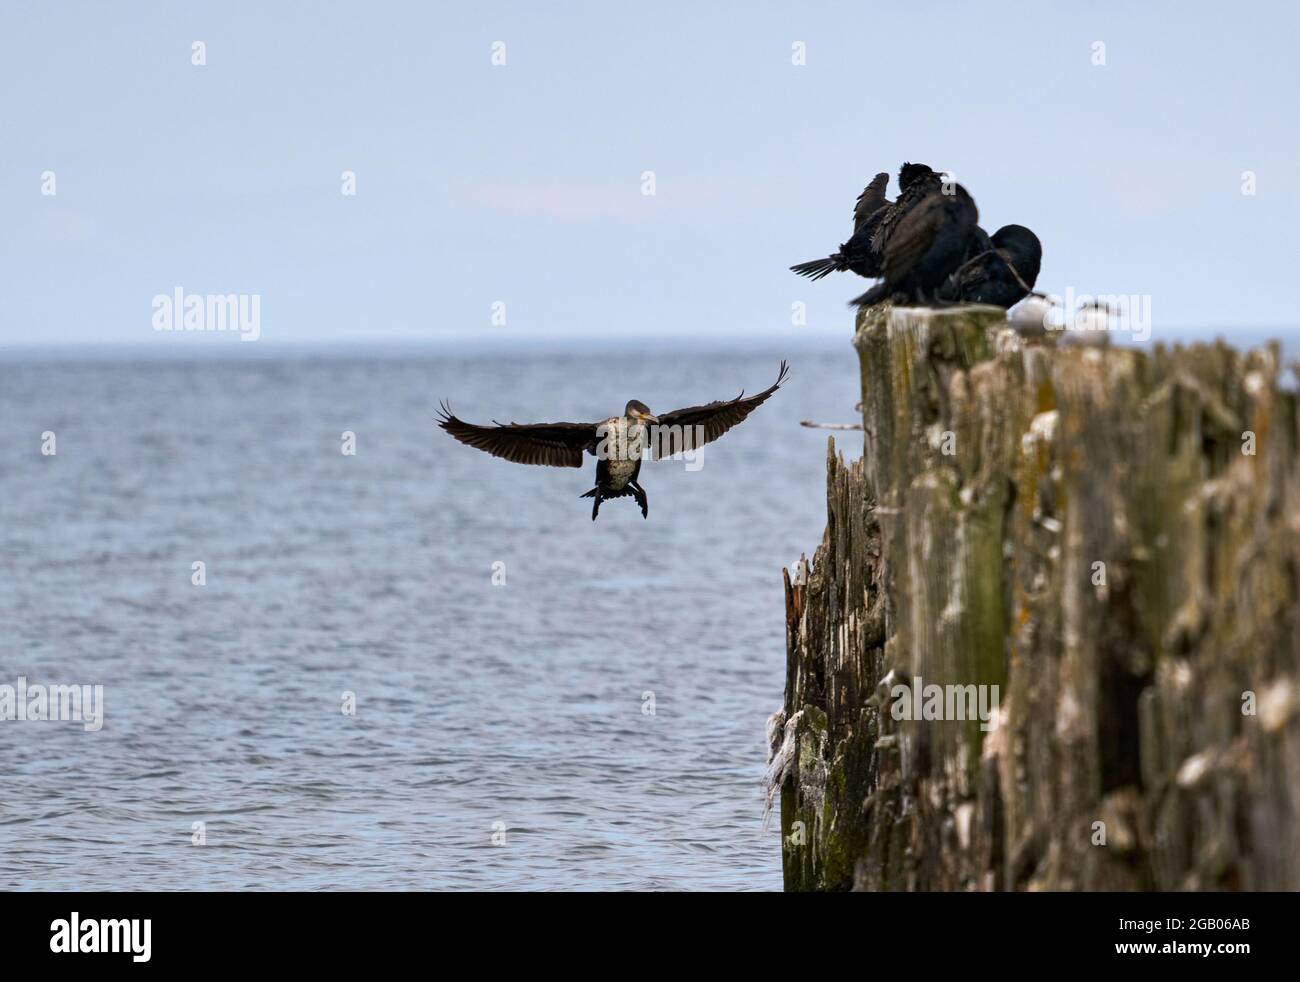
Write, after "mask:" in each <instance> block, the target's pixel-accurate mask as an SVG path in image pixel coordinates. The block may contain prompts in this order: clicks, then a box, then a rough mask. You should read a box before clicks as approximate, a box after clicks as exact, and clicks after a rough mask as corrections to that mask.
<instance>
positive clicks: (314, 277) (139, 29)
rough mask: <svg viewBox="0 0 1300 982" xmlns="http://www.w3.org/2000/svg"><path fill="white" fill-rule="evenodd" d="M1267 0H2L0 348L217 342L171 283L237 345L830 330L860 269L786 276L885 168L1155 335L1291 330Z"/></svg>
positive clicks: (1288, 135) (1285, 168)
mask: <svg viewBox="0 0 1300 982" xmlns="http://www.w3.org/2000/svg"><path fill="white" fill-rule="evenodd" d="M1296 10H1297V7H1296V5H1295V4H1292V3H1283V2H1276V3H1250V2H1245V3H1224V2H1215V3H1140V4H1137V3H1122V4H1120V3H1116V4H1108V3H1088V4H1079V3H1069V4H1066V3H1060V4H1054V3H1042V2H1038V3H1025V4H1014V3H996V2H990V3H980V4H973V3H961V4H959V3H924V2H906V3H889V4H883V3H863V2H851V3H830V2H824V3H817V2H809V3H745V4H742V3H702V2H698V0H696V2H665V3H654V2H651V3H637V4H629V3H612V2H609V0H604V2H592V3H540V2H536V0H527V2H525V0H511V2H500V3H474V4H468V3H455V4H453V3H383V2H357V3H292V4H290V3H267V4H253V3H243V2H229V0H227V2H221V3H193V2H185V3H179V2H173V0H168V2H157V3H113V4H108V3H98V2H96V3H16V2H6V3H5V4H4V5H3V8H0V92H3V95H0V133H2V134H3V136H2V137H0V217H2V220H3V227H4V233H3V236H2V237H0V268H3V271H4V274H3V277H2V278H0V282H2V283H3V285H4V297H3V304H2V305H0V345H14V344H29V343H51V342H71V341H76V342H81V341H89V342H117V341H122V342H143V343H150V344H158V345H161V344H166V345H190V346H202V347H205V348H213V349H220V348H225V349H227V350H228V349H229V346H230V345H231V344H232V343H233V344H235V345H236V346H238V342H237V340H236V337H235V336H234V335H205V336H201V337H200V336H173V335H166V334H159V333H156V332H154V331H153V330H152V328H151V326H150V322H151V316H152V310H151V300H152V298H153V297H154V295H156V294H159V293H170V292H171V291H172V290H173V289H174V288H175V287H177V286H180V287H183V288H184V289H185V290H187V291H190V292H193V293H244V294H258V295H260V296H261V319H262V327H261V333H262V338H263V339H264V340H266V341H272V342H283V341H315V340H321V341H345V340H366V339H440V338H450V337H491V336H504V335H516V336H520V337H531V338H541V337H554V336H573V335H589V334H593V333H602V332H609V333H612V334H619V335H642V336H645V335H665V336H678V337H680V336H683V335H689V336H692V337H699V336H714V335H724V334H731V335H735V334H746V333H750V334H764V335H774V334H787V335H788V334H789V333H790V332H796V333H799V334H802V335H816V334H821V335H824V336H825V335H838V336H841V337H843V336H845V335H846V333H847V328H848V325H849V323H850V316H849V312H848V310H847V308H846V307H845V305H844V304H845V301H846V300H848V298H850V297H851V296H853V295H855V294H856V293H858V292H860V291H861V290H862V289H864V288H865V285H866V283H865V281H863V280H860V279H857V278H856V277H852V276H850V275H848V274H843V275H840V276H836V277H832V278H830V279H827V280H824V281H822V282H820V283H816V284H810V283H807V282H805V281H803V280H800V279H798V278H797V277H795V276H794V275H793V274H792V273H789V272H788V271H787V270H786V267H787V266H789V265H790V264H791V263H794V262H797V261H800V260H805V259H811V258H815V257H817V256H819V255H824V254H825V253H827V252H828V251H830V250H832V249H834V248H835V247H836V246H837V245H838V244H839V243H840V242H841V241H842V240H843V239H845V238H846V237H847V235H848V232H849V224H850V211H851V208H852V204H853V200H854V198H855V197H856V195H857V194H858V192H859V191H860V190H861V188H862V185H863V184H864V183H865V182H866V180H867V179H869V178H870V176H871V175H872V174H873V173H875V172H876V171H877V170H888V171H891V172H895V171H896V170H897V167H898V164H899V163H900V162H902V161H903V160H914V161H916V160H920V161H924V162H926V163H929V164H931V165H933V166H935V167H936V168H947V169H950V170H951V171H952V172H953V173H954V174H955V175H956V176H957V178H958V180H960V181H961V182H962V183H963V184H964V185H965V186H966V187H967V188H969V189H970V191H971V192H972V193H973V194H974V196H975V198H976V200H977V202H978V204H979V208H980V213H981V217H982V222H983V224H985V225H986V227H987V228H989V230H990V231H991V230H992V229H993V228H995V227H996V226H998V225H1000V224H1004V223H1007V222H1020V223H1023V224H1027V225H1030V226H1032V227H1033V228H1034V229H1035V230H1036V231H1037V232H1038V233H1039V235H1040V237H1041V238H1042V240H1043V242H1044V250H1045V254H1044V263H1043V269H1042V274H1041V276H1040V278H1039V287H1040V288H1041V289H1045V290H1048V291H1051V292H1064V290H1065V289H1066V288H1067V287H1073V288H1074V289H1075V290H1076V291H1079V292H1100V293H1140V294H1149V295H1150V296H1151V305H1152V317H1153V322H1154V332H1155V336H1156V338H1157V339H1158V338H1159V337H1160V336H1161V334H1162V333H1164V332H1172V331H1174V330H1175V329H1176V328H1184V327H1192V326H1209V327H1219V328H1224V329H1233V328H1245V329H1256V330H1257V329H1260V328H1270V329H1271V328H1275V327H1276V328H1281V327H1284V326H1291V325H1295V324H1296V323H1297V321H1298V320H1300V318H1297V317H1296V315H1295V307H1294V284H1295V282H1296V275H1295V261H1296V259H1297V254H1298V253H1300V248H1298V247H1297V230H1300V185H1298V182H1300V126H1297V118H1298V117H1297V108H1296V101H1297V100H1296V96H1297V89H1300V85H1298V84H1297V75H1296V61H1295V51H1294V48H1295V39H1296V36H1297V34H1298V33H1300V15H1298V14H1297V12H1296ZM194 41H202V42H204V43H205V45H206V58H207V64H206V65H204V66H202V67H195V66H194V65H192V64H191V45H192V42H194ZM496 41H503V42H505V44H506V49H505V50H506V62H507V63H506V65H505V66H494V65H493V64H492V63H491V56H492V45H493V42H496ZM1097 41H1101V42H1104V44H1105V59H1106V64H1105V65H1104V66H1097V65H1094V64H1093V61H1094V42H1097ZM795 42H803V43H804V44H805V45H806V61H807V63H806V65H802V66H796V65H793V64H792V63H791V62H792V45H793V44H794V43H795ZM344 170H352V171H354V172H355V173H356V175H357V194H356V195H355V197H348V196H344V195H343V194H342V193H341V190H340V189H341V174H342V172H343V171H344ZM1247 170H1249V171H1254V172H1255V174H1256V175H1257V194H1256V195H1254V196H1246V195H1243V194H1242V172H1243V171H1247ZM45 171H53V172H54V174H55V179H56V181H57V185H56V188H57V194H55V195H54V196H48V195H43V194H42V193H41V190H42V173H43V172H45ZM644 171H653V172H654V174H655V179H656V194H655V195H654V196H645V195H643V194H642V179H641V175H642V172H644ZM891 188H892V184H891ZM496 301H500V302H504V303H505V305H506V308H505V309H506V317H507V326H505V327H500V326H494V325H493V324H492V322H491V313H492V304H493V303H494V302H496ZM796 301H804V302H806V303H807V305H808V314H807V318H808V323H807V325H806V326H802V327H796V326H792V325H791V304H792V303H794V302H796Z"/></svg>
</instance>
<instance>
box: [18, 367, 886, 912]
mask: <svg viewBox="0 0 1300 982" xmlns="http://www.w3.org/2000/svg"><path fill="white" fill-rule="evenodd" d="M785 354H789V355H790V358H791V362H792V365H793V375H792V376H791V378H790V381H789V383H788V384H787V386H786V387H785V388H783V390H782V391H781V392H780V393H778V394H777V395H776V396H775V397H774V398H773V399H772V400H771V401H770V402H769V403H768V404H767V405H765V406H764V407H762V408H761V409H760V410H759V411H758V412H756V413H755V414H754V415H753V416H751V417H750V419H749V420H748V421H747V422H746V423H745V424H743V425H742V426H740V427H738V428H737V429H735V430H733V431H732V432H730V433H729V434H727V435H726V436H725V437H724V438H723V439H722V440H721V441H719V442H718V443H716V444H712V445H710V446H709V447H708V448H707V450H706V451H705V458H704V461H705V463H704V466H703V468H702V469H701V470H699V471H697V472H694V473H691V472H688V471H687V470H686V466H685V464H683V463H681V462H660V463H657V464H647V466H646V469H645V470H644V471H643V474H642V478H643V482H644V484H645V487H646V489H647V491H648V493H649V496H650V518H649V520H648V521H645V520H643V519H642V518H641V515H640V513H639V511H638V510H637V509H636V507H635V505H634V504H633V502H632V501H631V500H630V499H620V500H616V501H611V502H607V503H606V504H605V505H604V506H603V507H602V510H601V516H600V519H599V521H598V522H596V523H595V524H593V523H592V522H591V520H590V518H589V514H590V502H589V501H585V500H580V499H579V497H578V496H579V495H580V494H581V493H582V492H584V491H586V490H587V489H588V488H590V487H591V484H592V474H593V471H592V467H591V466H590V465H588V466H587V467H585V468H584V470H583V471H581V472H579V471H574V470H567V469H551V468H540V467H523V466H518V465H512V464H508V463H505V462H503V461H499V460H495V459H493V458H491V457H488V456H487V455H485V454H482V453H479V452H477V451H474V450H471V449H470V448H468V447H464V446H462V445H460V444H458V443H455V442H454V441H452V440H451V439H450V438H449V437H447V436H446V435H445V434H443V433H442V432H441V431H439V430H437V429H436V428H435V427H434V424H433V422H432V420H433V415H434V411H435V408H436V405H437V401H438V399H439V398H440V397H443V396H449V397H451V399H452V401H453V406H454V408H455V409H456V411H457V412H458V413H459V414H460V415H462V416H463V417H465V418H467V419H470V420H472V421H478V422H487V421H489V420H490V419H491V418H493V417H495V418H497V419H500V420H503V421H504V420H512V419H513V420H518V421H520V422H525V421H533V420H546V419H572V420H582V419H592V420H594V419H597V418H601V417H604V416H606V415H609V414H611V413H614V412H617V411H621V409H622V406H623V404H624V402H625V401H626V400H627V399H628V398H629V397H635V398H640V399H641V400H643V401H645V402H647V403H648V404H649V405H650V406H651V408H652V409H667V408H675V407H677V406H683V405H693V404H696V403H699V402H704V401H708V400H710V399H715V398H729V397H731V396H733V395H735V394H736V393H737V392H738V391H739V390H740V389H741V388H742V387H744V388H746V389H748V390H750V391H754V390H757V389H759V388H762V387H765V386H766V385H768V384H769V383H770V382H771V380H772V379H773V378H774V377H775V374H776V370H777V363H778V361H779V360H780V358H781V357H782V356H783V355H785ZM856 399H857V378H856V368H855V359H854V357H853V353H852V350H851V349H850V348H849V346H848V344H847V341H846V342H844V343H843V344H842V345H839V346H836V347H833V348H828V349H824V350H819V351H816V352H812V353H809V352H808V351H799V350H794V351H789V352H783V351H777V350H772V351H761V352H752V353H751V352H745V353H726V352H723V353H719V352H699V353H696V354H692V355H689V356H687V357H682V356H677V357H669V356H666V355H654V354H651V355H647V354H645V353H644V352H641V351H634V350H632V349H627V350H624V351H611V352H604V353H601V354H599V355H590V354H588V355H583V354H580V353H574V352H570V353H550V354H547V353H540V352H534V353H530V354H522V355H519V354H517V355H511V356H503V355H500V354H491V355H477V356H476V355H468V354H466V355H460V356H457V355H431V354H429V353H427V352H425V353H405V354H402V355H400V356H398V355H384V356H378V357H366V358H361V357H357V356H356V355H355V354H353V355H332V356H315V357H311V356H284V357H261V358H257V359H244V358H240V359H235V360H222V361H217V360H211V359H204V360H194V361H183V360H170V361H147V362H132V361H124V360H122V359H120V358H118V359H113V360H108V361H99V362H94V361H76V360H70V359H68V358H62V359H58V360H54V361H26V362H24V361H13V360H10V361H5V362H0V502H2V503H3V504H2V506H0V507H3V512H4V521H3V523H0V543H2V544H3V548H2V549H0V552H2V553H3V563H2V565H0V624H3V626H4V637H3V645H2V646H0V684H8V685H16V684H17V681H18V677H19V676H25V677H26V678H27V680H28V684H37V683H40V684H65V683H78V684H90V685H94V684H102V685H103V687H104V725H103V728H102V729H101V730H99V731H98V732H87V731H86V730H85V729H84V728H83V726H82V725H81V724H79V723H76V722H39V721H17V720H7V721H0V754H2V756H3V760H4V776H5V790H4V794H3V795H0V887H3V888H6V889H14V888H16V889H73V890H75V889H83V888H86V889H89V888H96V889H110V888H117V889H149V888H160V889H179V888H206V889H244V888H251V889H335V888H337V889H434V888H494V889H495V888H507V889H509V888H514V889H578V888H589V889H616V888H635V889H708V888H724V889H768V890H771V889H779V888H780V883H781V875H780V842H779V836H778V833H777V831H776V828H775V825H774V826H773V828H772V829H770V830H769V831H767V832H764V831H762V830H761V825H760V817H761V814H762V810H763V794H762V790H761V786H760V781H761V776H762V772H763V768H764V758H765V753H766V747H765V743H764V723H765V720H766V717H767V716H768V714H769V713H771V712H772V711H773V710H775V709H776V708H778V707H779V705H780V702H781V696H782V689H783V684H784V627H783V616H784V612H783V600H782V591H781V575H780V573H781V567H782V565H783V564H787V563H789V562H791V561H793V560H794V559H795V558H797V557H798V555H799V553H800V551H807V552H808V553H810V554H811V552H812V550H813V548H814V547H815V545H816V544H817V542H818V541H820V538H821V533H822V529H823V527H824V524H825V496H824V467H823V462H824V459H825V452H826V450H825V448H826V434H825V433H824V432H820V431H814V430H807V429H802V428H800V427H799V425H798V420H799V419H801V418H803V417H815V418H819V419H827V420H843V421H848V420H851V419H852V418H853V411H852V410H853V404H854V402H855V401H856ZM345 430H350V431H352V432H354V433H355V434H356V448H357V452H356V455H355V456H345V455H343V454H342V453H341V452H340V447H341V434H342V432H343V431H345ZM45 431H52V432H53V433H54V434H55V438H56V440H57V444H56V448H57V453H56V455H54V456H42V454H41V453H40V446H41V434H42V433H43V432H45ZM840 436H841V437H843V438H845V439H844V440H843V441H842V442H843V443H844V445H845V446H846V447H847V448H848V449H849V450H850V452H851V453H852V454H853V455H856V454H857V453H859V452H860V449H861V441H860V435H858V434H840ZM196 561H201V562H203V563H205V564H206V580H207V582H206V585H205V586H195V585H193V584H192V582H191V578H192V564H193V563H195V562H196ZM498 563H503V564H504V567H503V568H504V576H505V583H504V585H494V584H493V570H494V564H498ZM496 568H497V569H501V568H502V567H496ZM345 692H351V693H355V697H356V712H355V715H353V716H349V715H346V714H345V713H344V712H343V705H342V704H343V694H344V693H345ZM651 699H653V709H654V712H653V715H651V714H649V713H647V712H646V711H645V710H646V709H647V708H648V707H649V706H650V704H651V702H650V701H651ZM195 822H202V823H205V825H204V830H205V834H206V844H204V845H195V844H193V841H192V839H193V837H194V836H195V834H196V833H195V831H194V825H193V823H195ZM494 833H495V839H496V840H497V841H496V842H494ZM502 840H503V841H502ZM498 843H499V844H498Z"/></svg>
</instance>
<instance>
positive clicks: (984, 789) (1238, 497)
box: [769, 307, 1300, 890]
mask: <svg viewBox="0 0 1300 982" xmlns="http://www.w3.org/2000/svg"><path fill="white" fill-rule="evenodd" d="M854 344H855V347H856V348H857V351H858V355H859V360H860V365H861V377H862V398H863V406H862V411H863V427H864V431H865V432H864V438H865V439H864V448H863V455H862V457H861V459H859V460H856V461H853V462H852V463H846V462H845V461H844V459H843V458H842V457H841V456H840V455H839V454H838V453H837V452H836V449H835V443H834V440H833V439H832V440H830V442H829V451H828V456H827V480H826V488H827V526H826V532H825V535H824V537H823V540H822V543H821V545H820V546H819V547H818V549H817V551H816V554H815V556H814V557H813V560H812V562H811V564H809V566H808V567H807V568H806V569H805V575H803V576H801V577H797V578H796V582H791V580H790V577H789V575H788V573H787V576H786V619H787V652H788V655H787V678H786V692H785V702H784V707H783V710H782V712H781V713H779V714H778V717H777V719H775V720H774V723H775V724H776V725H775V726H774V730H775V731H776V736H775V737H774V752H779V751H780V750H781V745H782V744H785V745H786V751H787V752H786V754H785V759H784V760H781V761H778V762H777V763H778V764H779V766H777V767H776V768H775V769H774V770H773V771H772V772H770V774H769V776H770V778H771V779H772V780H773V782H774V785H779V787H780V792H781V828H782V837H783V848H782V857H783V865H784V875H785V884H786V887H787V889H791V890H838V889H849V888H858V889H869V890H1010V889H1053V890H1059V889H1119V890H1144V889H1157V890H1195V889H1291V890H1294V889H1300V680H1298V678H1297V676H1298V675H1300V602H1298V599H1297V584H1298V582H1300V576H1298V572H1297V571H1298V569H1300V475H1298V474H1297V465H1296V459H1297V456H1296V451H1297V443H1298V442H1300V436H1298V433H1297V407H1296V397H1295V395H1294V393H1292V392H1288V391H1285V390H1284V389H1283V388H1281V386H1280V383H1279V376H1280V365H1279V360H1280V353H1279V350H1278V348H1277V347H1276V346H1271V347H1268V348H1263V349H1258V350H1254V351H1250V352H1240V351H1237V350H1234V349H1233V348H1230V347H1228V346H1226V345H1224V344H1222V343H1218V344H1198V345H1191V346H1187V347H1172V348H1166V347H1163V346H1160V345H1157V346H1155V347H1154V348H1153V349H1152V350H1151V351H1149V352H1145V351H1139V350H1135V349H1126V348H1120V347H1109V346H1107V347H1096V346H1082V345H1070V344H1066V343H1061V341H1060V339H1059V338H1058V337H1057V336H1055V335H1052V334H1049V335H1048V336H1047V337H1045V338H1042V339H1039V340H1035V341H1029V340H1026V339H1023V338H1021V337H1020V336H1019V335H1017V334H1016V333H1015V332H1013V331H1011V330H1009V329H1008V327H1007V324H1006V321H1005V317H1004V315H1003V313H1002V312H1001V311H1000V310H996V309H993V308H980V307H964V308H956V309H949V310H940V311H929V310H915V309H891V308H888V307H877V308H872V309H869V310H866V311H864V312H862V314H861V315H860V316H859V319H858V325H857V333H856V337H855V339H854ZM798 580H803V581H804V582H797V581H798ZM917 678H920V679H922V680H924V682H925V683H926V684H931V683H933V684H936V685H939V686H944V685H954V686H984V687H986V689H985V690H984V691H986V692H991V691H993V690H992V687H993V686H997V690H996V691H997V694H998V708H997V712H996V713H993V714H992V716H991V720H990V724H989V725H988V726H981V725H980V721H979V720H971V719H967V720H954V719H939V720H925V719H921V720H915V719H906V718H904V719H897V718H895V713H894V712H892V709H893V705H894V697H893V696H892V694H891V693H892V692H893V691H894V689H893V687H894V685H896V684H897V683H900V682H902V683H907V684H911V682H912V680H913V679H917ZM787 730H789V733H788V734H787ZM787 737H788V739H787Z"/></svg>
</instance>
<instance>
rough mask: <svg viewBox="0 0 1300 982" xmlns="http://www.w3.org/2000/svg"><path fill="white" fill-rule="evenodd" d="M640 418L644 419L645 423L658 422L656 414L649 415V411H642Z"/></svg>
mask: <svg viewBox="0 0 1300 982" xmlns="http://www.w3.org/2000/svg"><path fill="white" fill-rule="evenodd" d="M641 419H642V420H644V421H645V422H647V423H657V422H659V417H658V416H653V415H651V414H650V413H642V414H641Z"/></svg>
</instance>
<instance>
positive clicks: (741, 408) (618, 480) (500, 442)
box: [438, 361, 790, 522]
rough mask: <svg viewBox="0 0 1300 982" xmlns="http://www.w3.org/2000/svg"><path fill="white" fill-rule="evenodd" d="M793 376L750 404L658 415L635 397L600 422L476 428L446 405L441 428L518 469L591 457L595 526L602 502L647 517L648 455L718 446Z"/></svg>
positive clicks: (737, 401) (784, 371) (780, 378)
mask: <svg viewBox="0 0 1300 982" xmlns="http://www.w3.org/2000/svg"><path fill="white" fill-rule="evenodd" d="M789 371H790V369H789V368H788V367H787V365H786V363H785V362H784V361H783V362H781V370H780V372H779V373H778V374H777V377H776V381H775V382H774V383H773V384H772V385H771V386H769V387H768V388H766V389H764V390H763V391H762V392H760V393H758V394H757V395H752V396H750V397H749V398H748V399H746V398H745V393H744V392H743V391H742V392H741V393H740V395H738V396H736V398H734V399H730V400H726V401H722V402H710V403H708V404H707V405H703V406H692V407H690V408H688V409H676V410H674V411H672V412H670V413H660V414H659V415H658V416H656V415H654V414H653V413H651V412H650V409H649V407H648V406H646V404H645V403H643V402H638V401H637V400H636V399H632V400H630V401H629V402H628V404H627V407H626V408H625V409H624V410H623V415H622V416H611V417H610V418H609V419H604V420H601V421H600V422H597V423H523V424H521V423H510V424H508V425H507V424H505V423H495V421H494V425H492V426H476V425H475V424H473V423H466V422H465V421H464V420H460V419H457V418H456V417H455V416H453V415H452V412H451V407H450V406H449V405H447V404H446V403H443V404H442V415H441V416H440V417H439V419H438V425H439V426H441V427H442V428H443V429H444V430H446V431H447V432H448V433H450V434H451V435H452V436H453V437H455V438H456V439H457V440H459V441H460V442H461V443H464V444H467V445H468V446H471V447H475V448H477V449H479V450H484V451H486V452H487V453H490V454H491V455H492V456H494V457H502V458H504V459H506V460H510V461H513V462H515V463H516V464H542V465H546V466H549V467H581V466H582V455H583V453H589V454H591V455H592V456H593V457H595V458H597V463H596V486H595V487H594V488H592V489H591V490H590V491H588V492H587V493H586V494H584V495H581V497H583V498H595V499H596V500H595V501H594V502H593V503H592V506H591V520H592V521H593V522H594V521H595V520H596V513H597V512H599V511H600V503H601V502H602V501H605V500H608V499H610V498H623V497H627V496H629V495H630V496H631V497H633V498H635V499H636V503H637V504H638V505H640V506H641V515H642V516H643V517H646V518H648V517H649V514H650V505H649V500H648V499H647V498H646V493H645V490H644V489H643V488H642V487H641V485H640V483H638V478H639V477H640V475H641V460H642V457H643V456H644V455H645V454H647V453H648V452H650V451H651V450H653V452H654V456H655V459H656V460H658V459H660V458H661V457H670V456H672V455H673V454H676V453H681V452H683V451H694V450H698V449H699V448H700V447H702V446H703V445H704V444H706V443H712V442H713V441H714V440H716V439H717V438H718V437H720V436H722V434H724V433H726V432H727V430H729V429H731V428H732V427H733V426H735V425H736V424H737V423H739V422H741V421H742V420H744V419H745V417H746V416H748V415H749V414H750V413H752V412H753V411H754V410H755V409H757V408H758V407H759V406H761V405H762V404H763V403H764V402H766V401H767V400H768V398H769V397H770V396H771V395H772V393H773V392H775V391H776V390H777V389H778V388H780V387H781V383H782V382H784V381H785V378H786V375H788V374H789ZM646 424H651V425H650V426H649V427H647V425H646Z"/></svg>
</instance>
